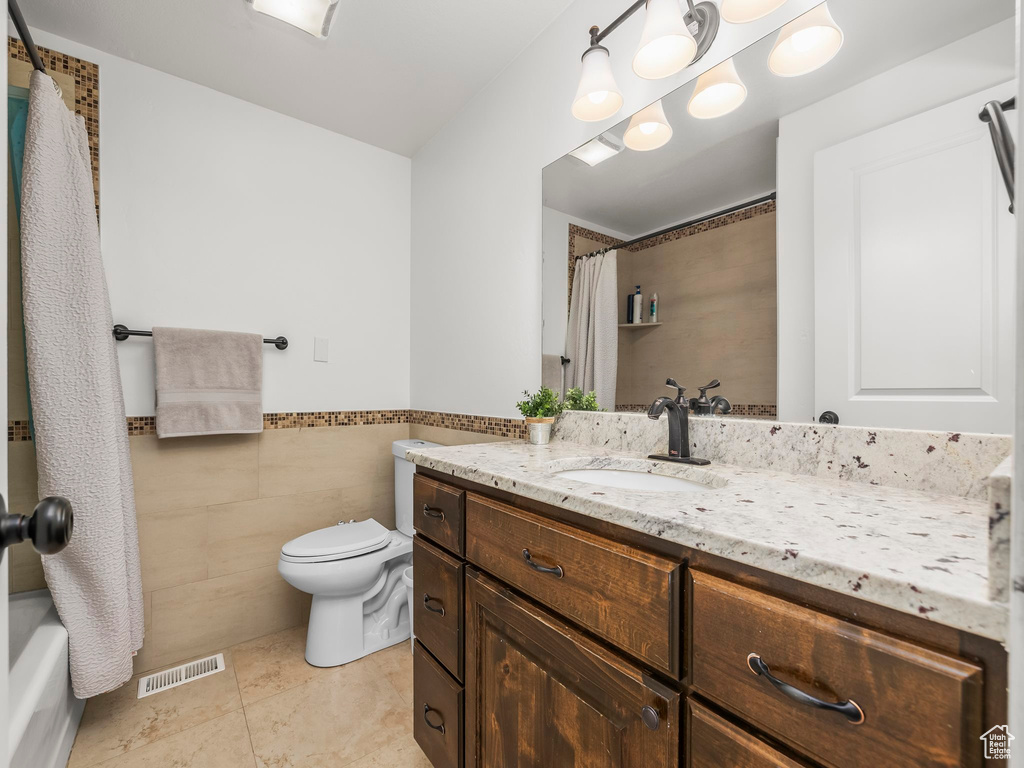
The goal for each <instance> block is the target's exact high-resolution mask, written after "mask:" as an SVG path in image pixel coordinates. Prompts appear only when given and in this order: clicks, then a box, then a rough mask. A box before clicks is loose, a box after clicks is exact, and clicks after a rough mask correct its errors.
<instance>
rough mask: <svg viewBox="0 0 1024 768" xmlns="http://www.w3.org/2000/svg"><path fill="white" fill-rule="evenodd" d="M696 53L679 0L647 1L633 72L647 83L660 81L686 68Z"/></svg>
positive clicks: (634, 57)
mask: <svg viewBox="0 0 1024 768" xmlns="http://www.w3.org/2000/svg"><path fill="white" fill-rule="evenodd" d="M696 53H697V43H696V42H695V41H694V39H693V35H691V34H690V30H689V29H687V28H686V22H685V21H683V12H682V10H680V8H679V0H647V12H646V16H645V17H644V31H643V34H641V35H640V45H639V46H637V49H636V54H634V56H633V71H634V72H636V73H637V75H639V76H640V77H643V78H645V79H647V80H659V79H661V78H663V77H668V76H669V75H674V74H675V73H676V72H679V71H680V70H682V69H684V68H685V67H687V66H689V64H690V62H692V61H693V57H694V55H695V54H696Z"/></svg>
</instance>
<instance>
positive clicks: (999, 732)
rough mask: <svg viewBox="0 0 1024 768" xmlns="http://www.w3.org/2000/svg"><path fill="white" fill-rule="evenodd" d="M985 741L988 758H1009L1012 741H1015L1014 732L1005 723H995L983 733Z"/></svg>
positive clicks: (982, 736)
mask: <svg viewBox="0 0 1024 768" xmlns="http://www.w3.org/2000/svg"><path fill="white" fill-rule="evenodd" d="M981 740H982V741H983V742H985V759H986V760H1009V759H1010V742H1011V741H1013V734H1012V733H1010V729H1009V727H1007V726H1005V725H995V726H992V727H991V728H989V729H988V730H987V731H986V732H985V733H983V734H982V735H981Z"/></svg>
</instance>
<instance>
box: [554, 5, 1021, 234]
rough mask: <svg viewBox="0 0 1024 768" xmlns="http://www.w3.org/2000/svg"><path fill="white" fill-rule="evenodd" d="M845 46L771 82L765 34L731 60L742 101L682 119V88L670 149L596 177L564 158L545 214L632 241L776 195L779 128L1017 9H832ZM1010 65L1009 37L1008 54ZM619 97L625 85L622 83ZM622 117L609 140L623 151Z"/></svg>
mask: <svg viewBox="0 0 1024 768" xmlns="http://www.w3.org/2000/svg"><path fill="white" fill-rule="evenodd" d="M829 8H830V10H831V11H832V15H833V16H834V17H835V19H836V22H837V23H838V24H839V26H840V27H841V28H842V29H843V32H844V35H845V42H844V45H843V48H842V50H840V52H839V54H838V55H837V56H836V58H835V59H833V60H832V61H831V62H829V63H828V64H827V65H826V66H825V67H823V68H821V69H819V70H818V71H816V72H813V73H811V74H809V75H805V76H803V77H798V78H780V77H775V76H774V75H772V74H771V73H770V72H769V70H768V67H767V65H766V62H767V60H768V53H769V51H770V50H771V48H772V46H773V45H774V42H775V37H776V35H775V34H771V35H769V36H768V37H766V38H764V39H762V40H761V41H759V42H757V43H755V44H754V45H752V46H751V47H750V48H748V49H746V50H745V51H743V52H742V53H740V54H738V55H737V56H736V57H735V62H736V67H737V70H738V72H739V74H740V77H741V78H742V79H743V81H744V83H745V84H746V86H747V91H748V96H747V100H746V102H745V103H744V104H743V106H742V107H740V109H738V110H736V111H735V112H733V113H731V114H729V115H726V116H725V117H721V118H718V119H716V120H695V119H693V118H692V117H690V116H689V114H688V113H687V111H686V105H687V102H688V101H689V99H690V96H691V94H692V93H693V85H692V84H687V85H684V86H682V87H681V88H679V89H678V90H676V91H674V92H673V93H671V94H669V95H668V96H666V97H665V98H664V100H663V104H664V107H665V113H666V116H667V117H668V120H669V123H670V124H671V125H672V126H673V129H674V134H673V137H672V139H671V140H670V141H669V143H668V144H666V145H665V146H664V147H661V148H660V149H657V150H654V151H652V152H633V151H630V150H628V149H625V150H623V151H622V152H621V153H620V154H618V155H616V156H615V157H612V158H610V159H609V160H606V161H605V162H603V163H601V164H600V165H597V166H594V167H593V168H591V167H588V166H587V165H585V164H583V163H582V162H580V161H579V160H577V159H576V158H574V157H569V156H568V155H567V156H565V157H563V158H561V159H560V160H557V161H556V162H554V163H552V164H551V165H549V166H548V167H547V168H545V169H544V205H546V206H548V207H549V208H554V209H555V210H558V211H562V212H563V213H567V214H569V215H571V216H577V217H579V218H581V219H583V220H585V221H588V222H592V223H594V224H597V225H600V226H604V227H607V228H608V229H610V230H613V231H616V232H621V233H624V234H628V235H632V236H634V237H636V236H640V235H643V234H646V233H648V232H653V231H656V230H658V229H662V228H664V227H668V226H671V225H673V224H677V223H679V222H682V221H687V220H689V219H692V218H695V217H697V216H700V215H702V214H706V213H709V212H712V211H715V210H720V209H722V208H725V207H727V206H729V205H732V204H735V203H737V202H741V201H745V200H750V199H753V198H755V197H758V196H760V195H762V194H765V193H767V192H771V191H772V190H774V189H775V142H776V138H777V136H778V119H779V117H781V116H783V115H787V114H790V113H791V112H795V111H796V110H798V109H801V108H802V107H805V106H807V105H809V104H813V103H815V102H817V101H820V100H821V99H823V98H825V97H827V96H830V95H831V94H833V93H836V92H838V91H841V90H844V89H846V88H849V87H851V86H853V85H855V84H856V83H859V82H861V81H863V80H866V79H868V78H870V77H873V76H875V75H877V74H880V73H881V72H884V71H885V70H887V69H891V68H892V67H894V66H896V65H898V64H901V63H903V62H906V61H909V60H911V59H914V58H916V57H918V56H921V55H923V54H925V53H927V52H928V51H932V50H934V49H936V48H939V47H941V46H943V45H947V44H948V43H951V42H953V41H954V40H958V39H960V38H962V37H966V36H967V35H970V34H971V33H973V32H976V31H978V30H981V29H984V28H986V27H989V26H991V25H993V24H996V23H997V22H999V21H1002V20H1004V19H1007V18H1011V17H1012V16H1013V14H1014V2H1013V0H986V1H985V2H983V3H973V4H971V7H970V8H971V12H970V13H969V14H965V13H963V10H964V8H965V6H964V5H963V2H962V0H899V2H893V0H829ZM999 55H1005V57H1006V58H1007V60H1008V61H1009V62H1010V63H1011V64H1012V62H1013V60H1014V59H1013V57H1014V50H1013V38H1012V30H1011V34H1009V35H1008V36H1007V45H1006V50H1005V51H1002V52H999ZM620 85H622V86H623V87H625V85H624V84H622V83H620ZM627 123H628V117H627V118H626V119H625V120H623V121H622V122H621V123H619V124H618V125H616V126H615V127H614V128H612V129H610V130H609V131H607V132H606V133H605V135H606V136H611V137H613V138H615V140H616V141H617V142H618V144H619V145H620V146H621V145H622V140H621V137H622V134H623V133H624V132H625V129H626V125H627Z"/></svg>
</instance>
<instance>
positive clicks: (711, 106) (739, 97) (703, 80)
mask: <svg viewBox="0 0 1024 768" xmlns="http://www.w3.org/2000/svg"><path fill="white" fill-rule="evenodd" d="M746 99H747V86H745V85H744V84H743V81H742V80H740V76H739V73H738V72H736V64H735V63H733V60H732V59H726V60H725V61H723V62H722V63H721V64H719V65H718V66H717V67H713V68H711V69H709V70H708V71H707V72H705V73H704V74H703V75H701V76H700V77H698V78H697V87H696V88H694V90H693V96H691V97H690V103H689V104H688V105H687V106H686V110H687V111H688V112H689V113H690V114H691V115H693V116H694V117H696V118H698V119H700V120H710V119H711V118H713V117H721V116H722V115H727V114H729V113H730V112H732V111H733V110H734V109H736V108H738V107H739V106H740V104H742V103H743V102H744V101H746Z"/></svg>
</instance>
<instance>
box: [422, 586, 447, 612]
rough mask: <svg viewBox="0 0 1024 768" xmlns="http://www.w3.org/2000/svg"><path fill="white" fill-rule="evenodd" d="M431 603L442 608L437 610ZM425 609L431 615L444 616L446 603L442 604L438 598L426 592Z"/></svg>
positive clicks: (424, 598)
mask: <svg viewBox="0 0 1024 768" xmlns="http://www.w3.org/2000/svg"><path fill="white" fill-rule="evenodd" d="M431 603H437V604H438V605H439V606H440V608H435V607H434V606H432V605H431ZM423 607H424V608H426V609H427V610H428V611H430V612H431V613H439V614H440V615H442V616H444V603H442V602H441V601H440V600H438V599H437V598H436V597H431V596H430V595H428V594H427V593H426V592H424V593H423Z"/></svg>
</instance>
